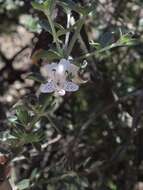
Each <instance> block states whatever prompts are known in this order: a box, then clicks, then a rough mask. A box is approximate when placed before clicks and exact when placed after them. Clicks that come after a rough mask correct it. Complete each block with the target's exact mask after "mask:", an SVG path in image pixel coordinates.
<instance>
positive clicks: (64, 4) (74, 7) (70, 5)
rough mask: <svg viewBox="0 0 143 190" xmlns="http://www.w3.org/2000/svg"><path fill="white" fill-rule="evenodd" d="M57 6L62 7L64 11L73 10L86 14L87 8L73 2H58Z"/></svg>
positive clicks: (69, 0)
mask: <svg viewBox="0 0 143 190" xmlns="http://www.w3.org/2000/svg"><path fill="white" fill-rule="evenodd" d="M57 4H59V5H60V6H62V7H63V8H64V9H66V10H67V9H71V10H74V11H76V12H77V13H81V14H86V8H84V7H82V6H80V5H78V4H76V3H74V2H73V1H72V0H60V1H57Z"/></svg>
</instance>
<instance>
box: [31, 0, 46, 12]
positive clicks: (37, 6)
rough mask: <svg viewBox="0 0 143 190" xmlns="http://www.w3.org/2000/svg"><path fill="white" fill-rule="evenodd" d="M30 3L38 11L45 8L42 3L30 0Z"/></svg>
mask: <svg viewBox="0 0 143 190" xmlns="http://www.w3.org/2000/svg"><path fill="white" fill-rule="evenodd" d="M31 5H32V7H33V8H34V9H37V10H39V11H44V9H45V7H44V4H41V3H37V2H31Z"/></svg>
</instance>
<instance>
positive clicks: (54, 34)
mask: <svg viewBox="0 0 143 190" xmlns="http://www.w3.org/2000/svg"><path fill="white" fill-rule="evenodd" d="M45 15H46V16H47V18H48V20H49V24H50V26H51V30H52V33H53V38H54V42H55V43H56V47H57V50H58V52H59V53H60V52H61V47H60V44H59V42H58V38H57V33H56V30H55V26H54V23H53V20H52V19H51V16H50V15H49V12H47V11H45Z"/></svg>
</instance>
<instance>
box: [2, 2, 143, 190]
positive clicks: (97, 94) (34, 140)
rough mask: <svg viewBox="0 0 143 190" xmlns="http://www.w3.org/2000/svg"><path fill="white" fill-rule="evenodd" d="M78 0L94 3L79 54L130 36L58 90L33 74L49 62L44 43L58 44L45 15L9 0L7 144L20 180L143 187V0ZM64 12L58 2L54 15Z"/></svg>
mask: <svg viewBox="0 0 143 190" xmlns="http://www.w3.org/2000/svg"><path fill="white" fill-rule="evenodd" d="M36 2H42V1H36ZM67 2H68V1H67ZM74 2H75V3H77V4H79V5H80V6H81V5H82V6H83V7H85V6H86V5H89V4H93V5H92V6H93V7H94V10H93V11H92V12H91V13H90V14H89V16H88V17H87V19H86V20H85V25H84V27H83V28H82V30H81V37H82V41H80V40H79V41H78V42H77V43H76V45H75V47H74V49H73V51H72V56H73V57H74V58H77V59H78V57H79V56H82V55H84V54H85V49H86V50H88V52H92V51H96V50H98V48H99V46H101V47H102V48H106V47H107V46H110V45H112V44H113V43H115V42H117V41H118V40H122V42H123V43H125V44H128V45H127V46H126V47H116V48H113V49H111V50H109V51H108V50H107V51H104V52H103V53H97V54H95V55H93V56H92V57H90V58H87V61H88V68H87V72H88V74H89V75H90V80H89V82H88V83H86V84H84V85H82V86H81V87H80V90H79V91H78V92H76V93H73V94H70V93H68V94H66V96H64V97H62V98H61V97H59V98H55V97H53V96H52V95H49V94H46V95H43V94H40V93H39V91H38V90H37V89H38V88H39V83H38V82H37V81H35V82H34V81H32V80H30V79H28V78H27V74H28V73H30V72H34V73H39V71H40V67H41V65H43V63H42V62H41V60H39V59H38V60H37V59H35V57H34V56H33V55H34V54H35V52H37V51H39V50H41V49H44V50H48V48H49V47H50V46H51V44H52V37H51V35H50V34H49V33H48V31H47V30H46V29H47V28H46V26H47V25H46V24H45V23H44V19H45V18H44V15H43V14H42V13H41V12H38V11H35V10H34V9H33V8H32V6H31V1H30V0H0V18H1V21H0V140H1V145H0V146H1V147H2V148H4V149H6V150H7V151H8V152H9V154H10V155H11V158H12V171H11V183H12V184H13V182H14V183H15V184H16V186H13V189H17V188H18V189H20V190H22V189H33V190H45V189H48V190H85V189H87V190H90V189H93V190H141V186H143V185H142V183H143V137H142V136H143V126H142V125H143V117H142V111H143V43H142V40H143V1H142V0H129V1H127V0H116V1H114V0H79V1H78V0H75V1H74ZM63 12H64V11H62V10H61V8H60V7H57V8H56V11H55V20H56V21H57V22H58V23H60V24H61V25H63V26H65V21H66V14H64V13H63ZM72 14H73V15H74V16H75V18H77V17H78V15H77V13H75V12H72ZM43 28H44V29H45V30H44V29H43ZM121 37H122V38H121ZM132 40H135V41H136V42H137V43H135V44H134V43H133V44H132ZM81 42H82V43H81ZM85 46H86V48H85ZM86 53H87V52H86ZM31 54H32V56H31ZM81 61H82V59H81V60H80V61H79V63H80V62H81ZM40 79H41V78H40ZM40 79H39V80H40ZM15 110H16V111H15ZM142 189H143V188H142Z"/></svg>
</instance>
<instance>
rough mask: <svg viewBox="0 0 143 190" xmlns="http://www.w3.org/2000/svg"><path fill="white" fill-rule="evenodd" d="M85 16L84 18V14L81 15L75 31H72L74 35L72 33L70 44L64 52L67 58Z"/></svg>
mask: <svg viewBox="0 0 143 190" xmlns="http://www.w3.org/2000/svg"><path fill="white" fill-rule="evenodd" d="M85 18H86V15H83V16H82V18H81V20H80V22H79V23H78V25H77V29H76V31H75V33H74V35H73V37H72V39H71V41H70V44H69V46H68V49H67V52H66V58H68V57H69V56H70V54H71V52H72V49H73V47H74V45H75V42H76V40H77V38H78V36H79V34H80V31H81V28H82V26H83V24H84V21H85Z"/></svg>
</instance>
